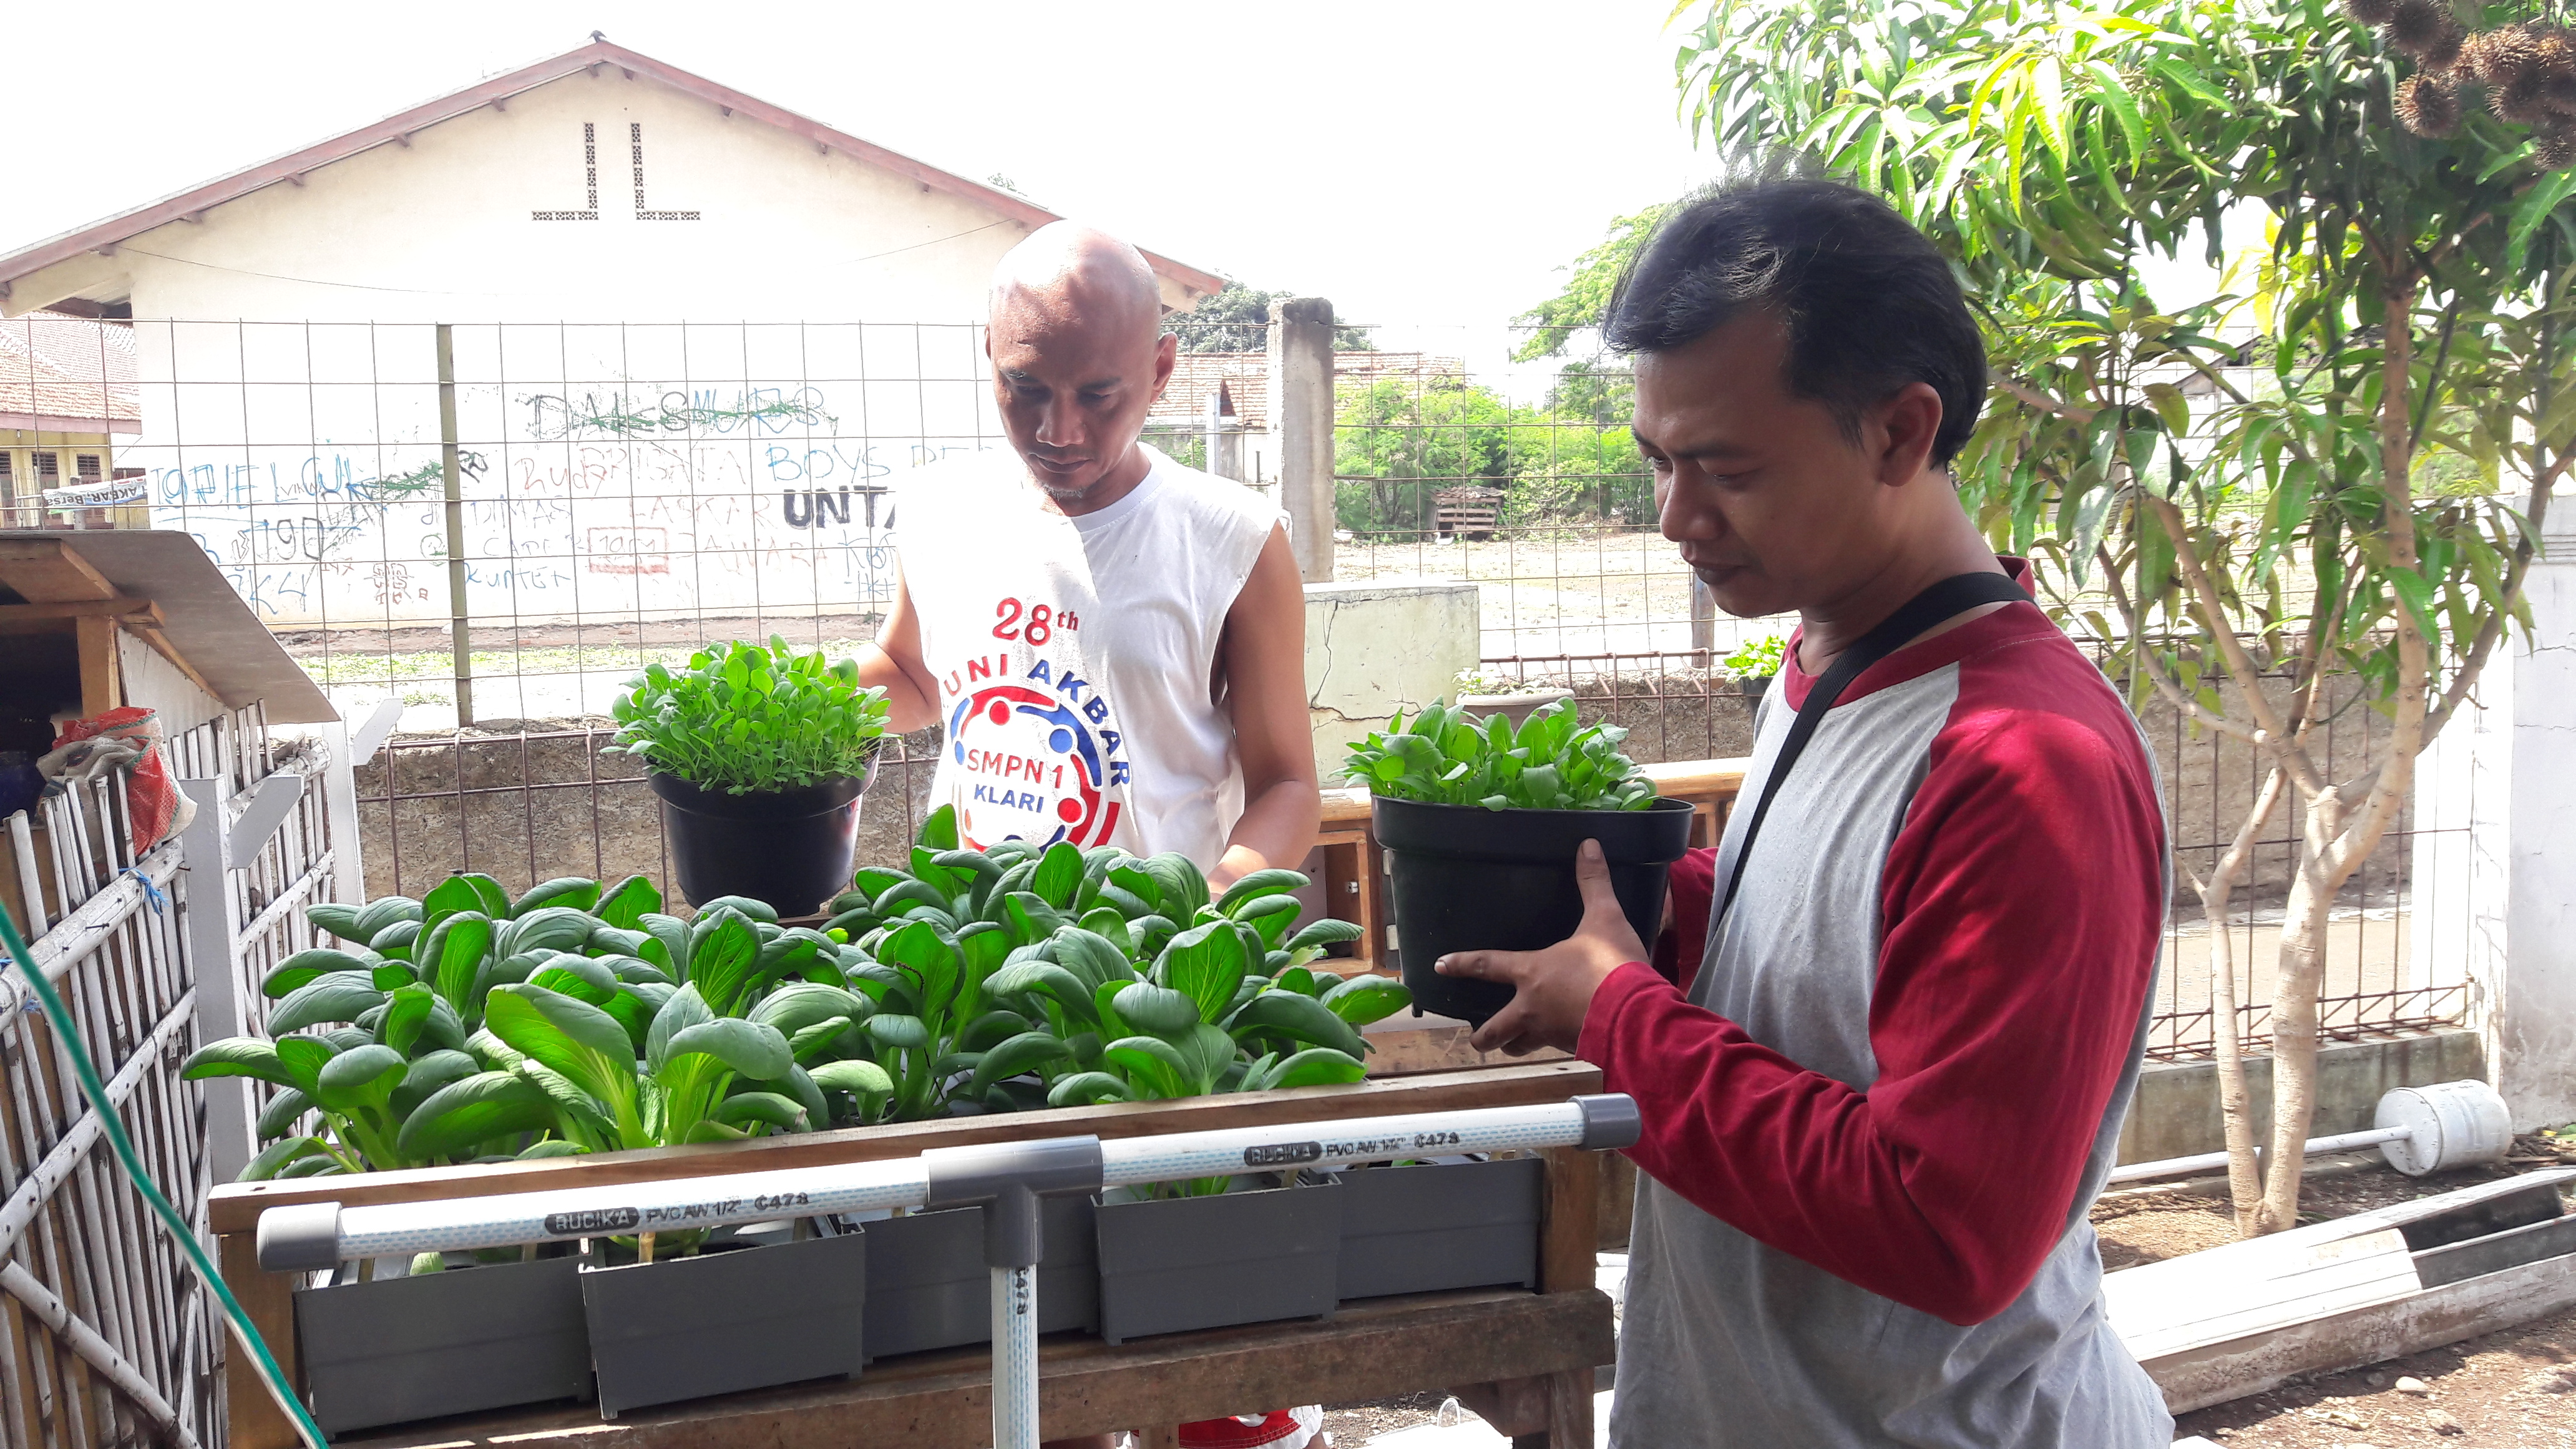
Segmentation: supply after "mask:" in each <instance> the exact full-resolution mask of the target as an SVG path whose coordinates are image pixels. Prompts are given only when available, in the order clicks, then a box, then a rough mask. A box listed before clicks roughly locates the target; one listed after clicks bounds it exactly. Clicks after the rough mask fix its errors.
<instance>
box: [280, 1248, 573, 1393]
mask: <svg viewBox="0 0 2576 1449" xmlns="http://www.w3.org/2000/svg"><path fill="white" fill-rule="evenodd" d="M580 1265H581V1260H580V1259H578V1258H569V1257H565V1258H540V1259H538V1260H536V1261H535V1262H529V1263H496V1264H486V1265H482V1266H477V1267H472V1268H450V1269H448V1270H447V1271H445V1272H443V1273H419V1274H414V1275H413V1276H411V1277H408V1278H388V1279H384V1280H381V1281H378V1282H373V1283H341V1284H336V1285H333V1286H331V1287H327V1288H306V1289H302V1290H299V1291H298V1292H297V1293H296V1295H295V1332H296V1336H297V1340H298V1342H299V1343H300V1344H301V1345H302V1347H303V1367H304V1389H305V1397H306V1400H307V1402H308V1403H309V1404H310V1405H311V1407H312V1410H313V1419H314V1422H315V1423H317V1424H319V1425H320V1426H321V1427H322V1432H324V1433H326V1434H342V1433H346V1432H348V1431H350V1430H352V1429H367V1428H373V1427H375V1426H377V1425H381V1424H402V1423H408V1422H410V1421H411V1420H414V1419H430V1418H436V1417H438V1416H440V1415H444V1414H466V1413H473V1412H476V1411H478V1410H483V1409H500V1408H507V1407H510V1406H511V1405H514V1404H536V1403H543V1402H545V1401H546V1400H548V1399H575V1398H586V1397H588V1396H589V1394H590V1343H589V1339H588V1336H587V1333H586V1331H585V1328H584V1325H583V1322H582V1312H581V1285H580V1283H579V1282H578V1281H577V1277H576V1274H577V1270H578V1269H579V1267H580Z"/></svg>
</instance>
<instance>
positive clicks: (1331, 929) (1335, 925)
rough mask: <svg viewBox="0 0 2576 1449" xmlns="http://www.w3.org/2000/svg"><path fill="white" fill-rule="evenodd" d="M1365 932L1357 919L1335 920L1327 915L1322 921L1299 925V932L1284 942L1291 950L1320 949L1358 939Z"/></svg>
mask: <svg viewBox="0 0 2576 1449" xmlns="http://www.w3.org/2000/svg"><path fill="white" fill-rule="evenodd" d="M1365 934H1366V932H1363V931H1362V930H1361V929H1360V926H1359V922H1357V921H1342V920H1335V919H1334V918H1332V917H1330V916H1327V917H1325V918H1324V919H1322V920H1320V921H1308V922H1307V923H1306V924H1305V925H1303V926H1300V927H1298V928H1297V934H1296V935H1293V936H1291V937H1289V938H1288V939H1287V941H1286V942H1285V943H1284V944H1285V946H1286V949H1288V950H1291V951H1307V950H1320V949H1322V948H1323V947H1326V946H1330V945H1335V944H1338V943H1340V942H1343V941H1356V940H1358V939H1359V938H1360V937H1361V936H1363V935H1365Z"/></svg>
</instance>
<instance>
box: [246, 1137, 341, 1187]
mask: <svg viewBox="0 0 2576 1449" xmlns="http://www.w3.org/2000/svg"><path fill="white" fill-rule="evenodd" d="M314 1157H319V1158H322V1159H323V1160H324V1161H326V1162H327V1161H329V1160H330V1154H329V1150H328V1149H327V1148H325V1147H324V1146H323V1145H322V1139H321V1138H319V1137H289V1138H286V1139H285V1140H283V1141H279V1142H272V1143H270V1144H269V1145H268V1147H267V1149H266V1150H265V1151H263V1152H261V1153H260V1154H259V1155H258V1156H257V1157H254V1158H252V1159H251V1160H250V1164H249V1165H248V1166H246V1167H244V1168H243V1169H242V1170H241V1175H240V1176H238V1177H236V1178H234V1179H233V1181H235V1182H267V1181H269V1180H270V1179H272V1178H274V1177H276V1176H277V1174H278V1172H279V1171H280V1170H281V1169H283V1168H284V1167H285V1166H286V1165H287V1164H288V1163H291V1162H300V1161H303V1160H305V1159H307V1158H314Z"/></svg>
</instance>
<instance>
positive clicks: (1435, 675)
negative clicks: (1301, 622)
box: [1306, 583, 1477, 787]
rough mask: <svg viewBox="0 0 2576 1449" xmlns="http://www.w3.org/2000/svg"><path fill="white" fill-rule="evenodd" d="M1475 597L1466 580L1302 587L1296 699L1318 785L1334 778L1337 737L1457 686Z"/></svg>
mask: <svg viewBox="0 0 2576 1449" xmlns="http://www.w3.org/2000/svg"><path fill="white" fill-rule="evenodd" d="M1476 597H1477V596H1476V586H1475V585H1474V584H1375V583H1369V584H1358V583H1346V584H1308V585H1307V586H1306V694H1307V697H1306V705H1307V708H1308V709H1309V710H1310V711H1312V713H1313V716H1314V726H1315V768H1316V770H1317V772H1318V773H1319V775H1320V776H1321V778H1322V780H1323V782H1324V784H1325V785H1326V786H1328V787H1329V786H1336V785H1339V784H1341V783H1343V782H1342V779H1341V770H1342V761H1343V759H1344V758H1345V755H1346V751H1345V748H1344V747H1345V746H1347V745H1349V744H1350V743H1351V742H1352V741H1354V740H1358V739H1362V738H1365V737H1366V736H1367V735H1368V733H1369V732H1370V731H1371V730H1376V729H1383V728H1385V726H1386V722H1387V721H1388V720H1389V719H1390V718H1392V717H1393V716H1394V715H1395V712H1396V711H1397V710H1399V709H1401V710H1406V711H1411V710H1417V709H1420V708H1421V707H1422V706H1424V705H1426V704H1430V703H1433V702H1435V701H1438V700H1443V699H1447V698H1450V697H1451V696H1452V695H1454V694H1455V693H1456V692H1457V687H1458V675H1459V672H1460V671H1462V670H1466V669H1472V668H1474V667H1475V664H1476V627H1477V612H1476V609H1477V605H1476Z"/></svg>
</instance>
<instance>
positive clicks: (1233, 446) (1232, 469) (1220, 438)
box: [1207, 379, 1251, 483]
mask: <svg viewBox="0 0 2576 1449" xmlns="http://www.w3.org/2000/svg"><path fill="white" fill-rule="evenodd" d="M1207 470H1208V471H1209V472H1211V473H1214V474H1215V475H1216V476H1218V477H1220V478H1231V479H1233V480H1234V481H1235V482H1237V483H1244V482H1249V481H1251V480H1249V479H1247V478H1245V477H1244V476H1243V419H1242V418H1241V417H1240V416H1238V415H1237V414H1236V412H1235V410H1234V389H1232V388H1230V387H1227V386H1226V385H1225V383H1224V381H1223V380H1222V379H1220V380H1219V381H1218V382H1217V385H1216V394H1215V396H1213V397H1210V398H1209V399H1208V410H1207Z"/></svg>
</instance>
